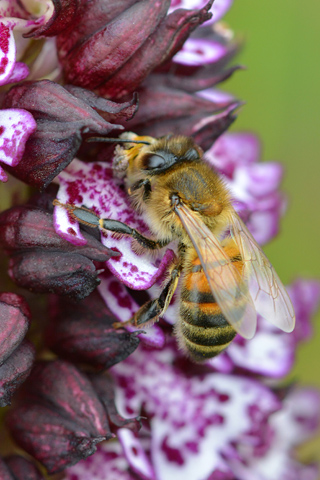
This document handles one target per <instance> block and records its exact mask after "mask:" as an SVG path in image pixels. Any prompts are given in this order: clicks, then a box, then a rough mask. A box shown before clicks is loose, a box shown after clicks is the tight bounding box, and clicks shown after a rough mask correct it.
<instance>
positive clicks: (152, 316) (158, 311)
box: [113, 263, 181, 328]
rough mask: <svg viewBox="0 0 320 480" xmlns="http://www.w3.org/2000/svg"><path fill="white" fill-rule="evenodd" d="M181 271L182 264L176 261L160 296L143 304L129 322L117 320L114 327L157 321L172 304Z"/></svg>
mask: <svg viewBox="0 0 320 480" xmlns="http://www.w3.org/2000/svg"><path fill="white" fill-rule="evenodd" d="M180 273H181V265H180V264H178V265H177V264H176V263H174V264H173V268H172V270H171V274H170V280H169V281H168V283H167V284H166V285H165V287H164V288H163V290H162V292H161V293H160V295H159V297H158V298H156V299H154V300H149V301H148V302H147V303H145V304H144V305H142V307H140V308H139V310H138V311H137V312H136V313H135V314H134V315H133V317H132V318H131V319H130V320H128V321H127V322H115V323H114V324H113V327H114V328H122V327H123V326H125V325H129V324H130V325H134V326H135V327H139V326H141V325H144V326H146V325H152V324H153V323H155V322H157V321H158V320H159V318H160V317H161V316H162V315H163V314H164V313H165V311H166V310H167V308H168V306H169V304H170V301H171V299H172V297H173V294H174V292H175V291H176V288H177V285H178V280H179V277H180Z"/></svg>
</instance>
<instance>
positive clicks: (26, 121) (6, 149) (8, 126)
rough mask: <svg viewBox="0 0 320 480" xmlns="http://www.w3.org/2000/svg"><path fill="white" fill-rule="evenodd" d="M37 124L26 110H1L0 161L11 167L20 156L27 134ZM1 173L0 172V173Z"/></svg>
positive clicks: (17, 161) (28, 134) (33, 129)
mask: <svg viewBox="0 0 320 480" xmlns="http://www.w3.org/2000/svg"><path fill="white" fill-rule="evenodd" d="M36 128H37V124H36V122H35V120H34V118H33V116H32V115H31V113H29V112H27V111H26V110H21V109H18V108H11V109H7V110H2V111H1V119H0V162H3V163H6V164H7V165H10V166H12V167H14V166H16V165H17V164H18V163H19V161H20V160H21V158H22V155H23V153H24V149H25V144H26V141H27V140H28V138H29V136H30V135H31V134H32V133H33V132H34V131H35V130H36ZM0 175H1V174H0Z"/></svg>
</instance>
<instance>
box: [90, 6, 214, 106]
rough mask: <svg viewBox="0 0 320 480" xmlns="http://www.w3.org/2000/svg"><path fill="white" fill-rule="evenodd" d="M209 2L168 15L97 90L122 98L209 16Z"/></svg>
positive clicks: (171, 55)
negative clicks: (200, 6)
mask: <svg viewBox="0 0 320 480" xmlns="http://www.w3.org/2000/svg"><path fill="white" fill-rule="evenodd" d="M210 7H211V2H209V3H208V4H207V5H205V7H203V8H202V9H200V10H185V9H182V8H181V9H178V10H175V11H174V12H173V13H171V14H170V15H167V16H166V17H165V18H164V19H163V20H162V21H161V22H160V24H159V25H158V28H157V29H156V30H155V32H154V33H153V34H152V35H151V36H150V37H149V38H148V40H147V41H146V42H145V43H144V44H143V45H142V46H141V47H140V48H139V50H138V51H137V52H136V53H135V54H134V55H133V56H132V57H131V58H130V59H129V60H128V61H127V62H126V63H125V64H124V65H122V67H121V68H120V69H119V70H118V71H117V72H116V74H115V75H113V76H112V77H111V78H110V79H108V80H107V81H106V82H105V83H103V84H102V85H101V86H100V87H99V88H98V91H99V93H100V94H101V95H107V96H108V97H109V98H122V97H123V96H125V95H127V94H129V93H131V92H133V91H135V89H137V88H138V87H139V86H140V84H141V83H142V82H143V80H144V79H145V78H146V77H147V76H148V74H149V73H150V72H151V71H153V70H154V69H155V68H156V67H157V66H159V65H161V64H163V63H165V62H167V61H168V60H170V59H171V58H172V57H173V55H174V54H175V53H176V52H177V51H178V50H179V48H180V47H181V45H182V44H183V43H184V41H185V40H186V39H187V38H188V36H189V35H190V33H191V32H192V31H193V30H194V29H195V28H196V27H197V26H198V25H200V24H201V23H203V22H205V21H206V20H208V18H210V17H211V13H208V10H209V8H210Z"/></svg>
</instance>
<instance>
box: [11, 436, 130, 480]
mask: <svg viewBox="0 0 320 480" xmlns="http://www.w3.org/2000/svg"><path fill="white" fill-rule="evenodd" d="M64 474H65V478H66V480H89V478H90V480H101V479H110V480H112V479H115V480H137V476H136V475H135V474H134V473H132V472H130V470H129V465H128V463H127V461H126V459H125V457H124V454H123V451H122V448H121V445H120V444H119V443H118V442H108V443H103V444H102V445H101V446H99V447H98V451H97V452H96V453H95V454H94V456H93V457H90V458H88V459H87V460H83V461H81V462H79V463H78V464H77V465H74V466H73V467H71V468H68V469H67V470H65V472H64ZM10 480H11V479H10Z"/></svg>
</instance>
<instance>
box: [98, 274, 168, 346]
mask: <svg viewBox="0 0 320 480" xmlns="http://www.w3.org/2000/svg"><path fill="white" fill-rule="evenodd" d="M100 280H101V283H100V285H99V287H98V289H99V292H100V295H101V296H102V298H103V299H104V301H105V303H106V305H107V307H108V308H109V309H110V310H111V312H112V313H113V314H114V315H115V316H116V317H117V319H118V320H119V321H120V322H126V321H127V320H130V318H131V317H132V316H133V315H134V314H135V312H137V311H138V309H139V305H138V304H137V303H136V302H135V301H134V299H133V298H132V297H131V295H129V293H128V290H127V289H126V287H125V286H124V284H123V283H121V282H119V280H118V279H117V278H115V277H114V276H112V275H110V273H108V272H105V273H103V274H102V275H101V277H100ZM126 328H127V329H128V330H129V332H134V331H135V330H136V328H135V327H133V326H130V325H129V326H127V327H126ZM138 337H139V339H140V340H141V341H142V342H143V343H145V344H147V345H150V346H152V347H153V348H162V347H163V346H164V342H165V336H164V333H163V331H162V329H161V328H160V327H158V326H157V325H152V326H151V327H148V328H146V329H145V330H144V333H141V334H140V335H138Z"/></svg>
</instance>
